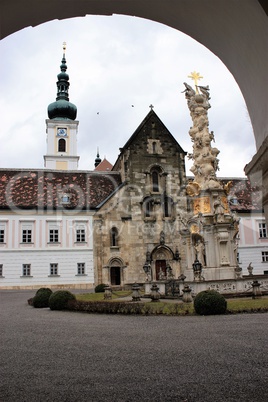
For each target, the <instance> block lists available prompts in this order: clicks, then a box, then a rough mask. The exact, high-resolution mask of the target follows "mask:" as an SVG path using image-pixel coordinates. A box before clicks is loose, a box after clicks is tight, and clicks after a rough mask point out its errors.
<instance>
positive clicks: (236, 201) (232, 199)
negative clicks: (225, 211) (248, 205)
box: [229, 195, 239, 205]
mask: <svg viewBox="0 0 268 402" xmlns="http://www.w3.org/2000/svg"><path fill="white" fill-rule="evenodd" d="M229 203H230V204H231V205H238V204H239V202H238V199H237V197H236V196H235V195H234V196H232V197H230V198H229Z"/></svg>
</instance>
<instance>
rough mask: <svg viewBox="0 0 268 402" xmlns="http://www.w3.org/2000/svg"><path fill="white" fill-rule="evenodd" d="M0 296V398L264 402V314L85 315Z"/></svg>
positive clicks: (10, 294)
mask: <svg viewBox="0 0 268 402" xmlns="http://www.w3.org/2000/svg"><path fill="white" fill-rule="evenodd" d="M34 294H35V291H7V290H6V291H0V320H1V321H0V340H1V355H0V401H1V402H11V401H12V402H24V401H25V402H39V401H40V402H41V401H42V402H45V401H50V402H54V401H55V402H56V401H57V402H69V401H70V402H84V401H90V402H91V401H93V402H95V401H96V402H98V401H107V402H132V401H133V402H134V401H135V402H136V401H141V402H143V401H159V402H160V401H163V402H165V401H174V402H175V401H176V402H182V401H185V402H186V401H187V402H192V401H194V402H195V401H198V402H210V401H211V402H212V401H213V402H221V401H234V402H237V401H241V402H247V401H248V402H253V401H254V402H264V401H265V402H267V401H268V353H267V352H268V314H267V313H264V314H243V315H226V316H207V317H187V316H186V317H165V316H164V317H161V316H155V317H146V316H144V317H143V316H119V315H117V316H112V315H89V314H83V313H71V312H58V311H50V310H49V309H34V308H32V307H30V306H28V305H27V299H28V298H30V297H32V296H33V295H34Z"/></svg>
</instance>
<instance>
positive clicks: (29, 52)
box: [0, 15, 255, 177]
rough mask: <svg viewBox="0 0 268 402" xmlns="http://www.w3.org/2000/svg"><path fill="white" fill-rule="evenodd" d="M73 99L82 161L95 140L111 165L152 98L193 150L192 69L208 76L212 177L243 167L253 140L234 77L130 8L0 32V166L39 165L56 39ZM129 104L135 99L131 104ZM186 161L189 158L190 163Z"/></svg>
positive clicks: (52, 91) (52, 94) (188, 41)
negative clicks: (188, 95)
mask: <svg viewBox="0 0 268 402" xmlns="http://www.w3.org/2000/svg"><path fill="white" fill-rule="evenodd" d="M64 41H66V42H67V51H66V59H67V66H68V70H67V72H68V74H69V76H70V90H69V95H70V101H71V102H72V103H74V104H75V105H76V106H77V109H78V114H77V120H79V132H78V154H79V155H80V162H79V169H86V170H92V169H93V168H94V160H95V157H96V152H97V148H99V151H100V156H101V158H103V157H106V158H107V159H108V160H109V161H110V162H111V163H112V164H113V163H114V162H115V161H116V158H117V156H118V154H119V148H120V147H122V146H123V145H124V144H125V143H126V141H127V140H128V138H129V137H130V136H131V135H132V134H133V132H134V131H135V129H136V128H137V127H138V126H139V124H140V123H141V121H142V120H143V119H144V117H145V116H146V115H147V113H148V112H149V111H150V109H149V105H151V104H153V105H154V111H155V112H156V113H157V115H158V116H159V117H160V119H161V120H162V121H163V123H164V124H165V125H166V127H167V128H168V129H169V131H170V132H171V133H172V134H173V136H174V137H175V138H176V139H177V141H178V142H179V144H180V145H181V146H182V148H183V149H184V150H185V151H187V152H191V151H192V143H191V141H190V137H189V134H188V131H189V128H190V126H191V125H192V121H191V118H190V114H189V110H188V108H187V103H186V100H185V97H184V94H182V93H181V92H182V91H183V90H184V86H183V82H185V81H186V82H188V83H189V84H190V85H193V83H192V82H191V79H190V78H188V75H189V74H190V73H191V72H192V71H194V70H196V71H198V72H200V74H201V75H202V76H203V77H204V79H203V80H202V81H200V85H209V86H210V94H211V101H210V103H211V106H212V107H211V109H209V122H210V124H209V128H210V130H212V131H214V134H215V141H216V142H215V146H216V147H217V148H219V149H220V154H219V158H220V172H218V176H222V177H223V176H235V177H241V176H244V170H243V169H244V166H245V164H246V163H248V162H249V161H250V160H251V158H252V156H253V155H254V154H255V141H254V137H253V132H252V126H251V123H250V118H249V115H248V112H247V108H246V105H245V102H244V99H243V97H242V95H241V92H240V89H239V88H238V86H237V84H236V82H235V80H234V78H233V76H232V75H231V74H230V72H229V71H228V70H227V68H226V67H225V66H224V65H223V63H222V62H221V61H220V60H219V59H218V58H217V57H216V56H215V55H214V54H213V53H211V52H210V51H209V50H207V49H206V48H205V47H204V46H202V45H201V44H199V43H198V42H196V41H195V40H193V39H192V38H190V37H188V36H187V35H185V34H183V33H181V32H179V31H176V30H175V29H172V28H169V27H167V26H165V25H162V24H158V23H155V22H152V21H148V20H144V19H141V18H133V17H127V16H116V15H115V16H111V17H106V16H87V17H83V18H73V19H69V20H63V21H52V22H49V23H46V24H42V25H40V26H38V27H35V28H26V29H24V30H22V31H20V32H17V33H15V34H13V35H11V36H9V37H7V38H5V39H3V40H2V41H0V59H1V65H0V110H1V130H0V141H1V146H0V168H42V167H43V155H44V154H45V153H46V125H45V119H46V118H47V106H48V104H49V103H51V102H53V101H54V100H55V98H56V81H57V74H58V73H59V71H60V68H59V66H60V64H61V58H62V43H63V42H64ZM132 105H134V107H132ZM191 166H192V161H188V160H187V171H188V172H189V168H190V167H191Z"/></svg>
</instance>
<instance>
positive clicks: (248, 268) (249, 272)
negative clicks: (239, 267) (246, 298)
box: [247, 262, 253, 276]
mask: <svg viewBox="0 0 268 402" xmlns="http://www.w3.org/2000/svg"><path fill="white" fill-rule="evenodd" d="M251 264H252V262H250V263H249V265H248V267H247V270H248V274H249V275H250V276H251V275H253V273H252V272H253V266H252V265H251Z"/></svg>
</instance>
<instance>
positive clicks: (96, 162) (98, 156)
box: [94, 147, 101, 168]
mask: <svg viewBox="0 0 268 402" xmlns="http://www.w3.org/2000/svg"><path fill="white" fill-rule="evenodd" d="M100 163H101V158H100V154H99V147H98V148H97V157H96V159H95V164H94V165H95V168H96V167H97V166H99V164H100Z"/></svg>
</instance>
